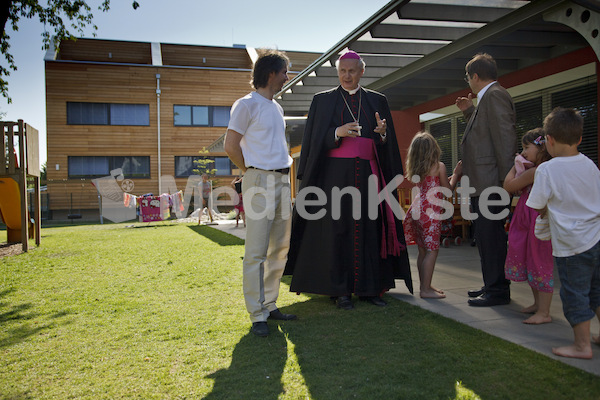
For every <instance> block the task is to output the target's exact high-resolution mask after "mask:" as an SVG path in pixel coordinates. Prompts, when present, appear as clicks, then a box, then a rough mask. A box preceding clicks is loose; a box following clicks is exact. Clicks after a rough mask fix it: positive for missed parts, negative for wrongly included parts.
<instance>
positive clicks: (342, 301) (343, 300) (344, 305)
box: [335, 296, 354, 310]
mask: <svg viewBox="0 0 600 400" xmlns="http://www.w3.org/2000/svg"><path fill="white" fill-rule="evenodd" d="M335 304H336V305H337V307H338V308H341V309H342V310H352V309H353V308H354V304H352V300H350V296H340V297H338V298H337V299H336V300H335Z"/></svg>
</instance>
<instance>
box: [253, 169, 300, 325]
mask: <svg viewBox="0 0 600 400" xmlns="http://www.w3.org/2000/svg"><path fill="white" fill-rule="evenodd" d="M242 195H243V197H244V211H245V212H246V247H245V255H244V266H243V275H244V278H243V287H244V300H245V302H246V309H247V310H248V313H249V314H250V320H251V321H252V322H260V321H266V320H267V318H268V317H269V313H270V312H271V311H273V310H275V309H276V308H277V306H276V305H275V302H276V301H277V296H278V295H279V283H280V281H281V276H282V275H283V270H284V268H285V264H286V261H287V255H288V250H289V246H290V235H291V222H292V221H291V211H292V206H291V193H290V179H289V175H287V174H286V175H284V174H281V173H278V172H269V171H263V170H258V169H254V168H250V169H248V170H247V171H246V173H245V174H244V179H243V180H242Z"/></svg>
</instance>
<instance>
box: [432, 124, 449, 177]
mask: <svg viewBox="0 0 600 400" xmlns="http://www.w3.org/2000/svg"><path fill="white" fill-rule="evenodd" d="M430 129H431V131H430V133H431V135H432V136H433V137H434V138H435V140H436V141H437V142H438V144H439V145H440V149H441V150H442V155H441V157H440V161H442V162H443V163H444V164H446V169H448V170H450V168H452V121H450V120H446V121H442V122H440V123H439V124H433V125H431V128H430Z"/></svg>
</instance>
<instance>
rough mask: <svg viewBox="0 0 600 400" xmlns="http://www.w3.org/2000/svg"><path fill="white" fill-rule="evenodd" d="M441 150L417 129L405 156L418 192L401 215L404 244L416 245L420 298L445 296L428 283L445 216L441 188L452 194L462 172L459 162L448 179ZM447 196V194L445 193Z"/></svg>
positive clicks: (428, 136) (432, 139)
mask: <svg viewBox="0 0 600 400" xmlns="http://www.w3.org/2000/svg"><path fill="white" fill-rule="evenodd" d="M441 153H442V151H441V149H440V146H439V145H438V144H437V142H436V141H435V138H434V137H433V136H431V134H430V133H428V132H419V133H417V134H416V135H415V137H414V138H413V140H412V142H411V144H410V147H409V148H408V155H407V159H406V176H407V177H408V179H410V180H411V181H412V182H413V183H416V184H417V187H418V189H419V191H418V193H417V195H416V196H415V197H414V199H413V202H412V204H411V206H410V209H409V210H408V211H407V213H406V217H405V218H404V222H403V224H404V235H405V237H406V242H407V243H409V242H413V241H414V242H416V244H417V246H418V247H419V255H418V257H417V269H418V270H419V280H420V283H421V285H420V287H421V293H420V295H421V297H422V298H433V299H442V298H444V297H446V295H445V294H444V292H443V291H442V290H440V289H436V288H434V287H433V286H431V279H432V277H433V269H434V267H435V261H436V259H437V256H438V251H439V249H440V227H441V225H442V219H446V218H447V216H445V214H447V212H444V209H443V207H442V206H441V202H442V200H443V196H442V192H441V188H442V187H443V188H447V189H449V192H450V193H449V194H450V195H451V194H452V193H451V192H452V191H453V190H454V188H455V187H456V183H457V182H458V179H459V178H460V175H461V174H462V163H461V162H460V161H459V163H458V164H457V165H456V168H455V169H454V174H453V175H452V176H451V177H450V180H448V175H446V165H445V164H444V163H443V162H441V161H440V156H441ZM446 197H449V196H448V193H446ZM448 204H450V203H448ZM450 206H452V205H451V204H450ZM452 212H454V208H452Z"/></svg>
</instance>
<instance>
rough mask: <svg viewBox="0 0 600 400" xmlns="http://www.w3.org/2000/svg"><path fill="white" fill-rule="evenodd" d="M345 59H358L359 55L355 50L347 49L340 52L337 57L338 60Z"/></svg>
mask: <svg viewBox="0 0 600 400" xmlns="http://www.w3.org/2000/svg"><path fill="white" fill-rule="evenodd" d="M346 59H352V60H360V59H361V58H360V56H359V55H358V53H357V52H355V51H352V50H348V51H347V52H345V53H344V54H342V55H341V56H340V58H338V60H346Z"/></svg>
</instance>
